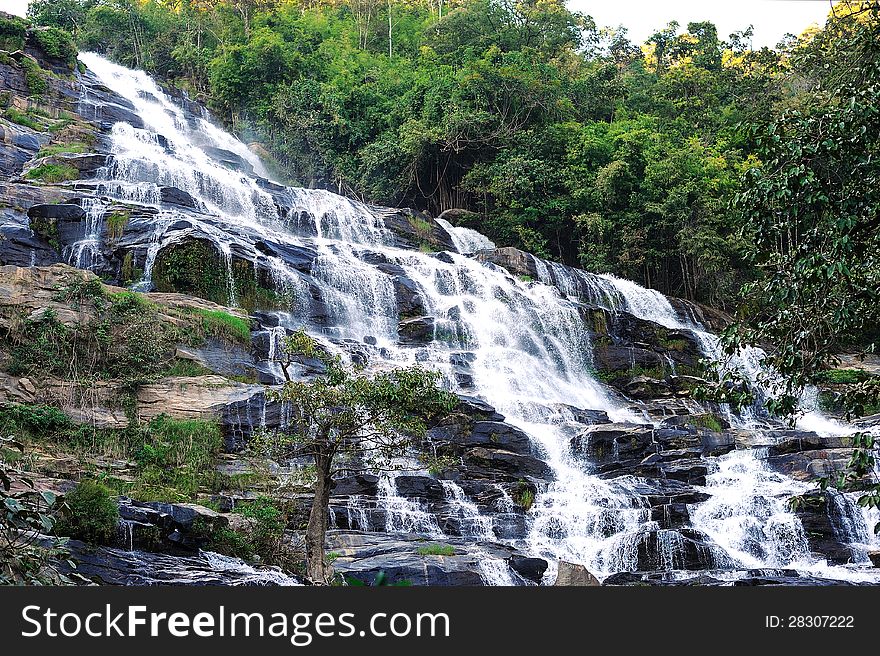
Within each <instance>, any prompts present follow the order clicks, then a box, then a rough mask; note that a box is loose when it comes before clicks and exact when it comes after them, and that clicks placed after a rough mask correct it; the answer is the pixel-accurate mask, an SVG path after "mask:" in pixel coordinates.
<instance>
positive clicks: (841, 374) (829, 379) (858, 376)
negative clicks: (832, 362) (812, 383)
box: [816, 369, 871, 385]
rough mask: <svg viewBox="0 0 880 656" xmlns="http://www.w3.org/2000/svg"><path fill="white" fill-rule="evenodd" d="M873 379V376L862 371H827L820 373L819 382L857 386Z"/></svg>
mask: <svg viewBox="0 0 880 656" xmlns="http://www.w3.org/2000/svg"><path fill="white" fill-rule="evenodd" d="M869 378H871V374H869V373H868V372H867V371H863V370H861V369H827V370H825V371H822V372H819V374H818V376H817V377H816V379H817V382H820V383H830V384H834V385H855V384H857V383H862V382H864V381H866V380H868V379H869Z"/></svg>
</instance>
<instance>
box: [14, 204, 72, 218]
mask: <svg viewBox="0 0 880 656" xmlns="http://www.w3.org/2000/svg"><path fill="white" fill-rule="evenodd" d="M27 215H28V218H30V219H36V218H40V219H61V220H65V221H82V220H83V219H84V218H85V216H86V213H85V210H83V208H82V207H80V206H79V205H74V204H73V203H57V204H54V205H34V206H32V207H31V208H30V209H29V210H28V212H27Z"/></svg>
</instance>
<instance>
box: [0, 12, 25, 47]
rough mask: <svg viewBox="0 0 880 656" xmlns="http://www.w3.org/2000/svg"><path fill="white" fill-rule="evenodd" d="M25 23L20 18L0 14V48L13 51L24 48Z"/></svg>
mask: <svg viewBox="0 0 880 656" xmlns="http://www.w3.org/2000/svg"><path fill="white" fill-rule="evenodd" d="M27 25H28V24H27V21H25V20H24V19H22V18H18V17H10V18H4V17H3V16H0V50H8V51H10V52H13V51H15V50H21V49H22V48H24V39H25V36H26V35H27Z"/></svg>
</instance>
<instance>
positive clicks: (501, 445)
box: [428, 421, 533, 455]
mask: <svg viewBox="0 0 880 656" xmlns="http://www.w3.org/2000/svg"><path fill="white" fill-rule="evenodd" d="M428 436H429V437H430V438H431V440H432V441H434V442H443V441H446V442H451V443H452V444H455V445H457V446H460V447H462V448H471V447H476V446H480V447H485V448H487V449H504V450H506V451H511V452H513V453H517V454H520V455H533V448H532V443H531V440H530V439H529V436H528V435H526V433H524V432H523V431H522V430H520V429H519V428H516V427H515V426H511V425H510V424H505V423H503V422H498V421H477V422H473V423H470V422H455V423H447V424H442V425H440V426H437V427H435V428H432V429H431V430H430V431H429V432H428Z"/></svg>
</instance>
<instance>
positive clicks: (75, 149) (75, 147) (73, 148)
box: [37, 141, 90, 157]
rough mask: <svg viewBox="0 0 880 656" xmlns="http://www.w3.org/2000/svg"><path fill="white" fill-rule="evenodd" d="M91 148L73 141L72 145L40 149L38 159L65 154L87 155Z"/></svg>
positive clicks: (65, 144)
mask: <svg viewBox="0 0 880 656" xmlns="http://www.w3.org/2000/svg"><path fill="white" fill-rule="evenodd" d="M89 150H90V148H89V146H87V145H86V144H84V143H82V142H81V141H73V142H71V143H59V144H49V145H48V146H43V147H42V148H40V152H39V153H37V157H51V156H52V155H61V154H65V153H70V154H79V153H87V152H89Z"/></svg>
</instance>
